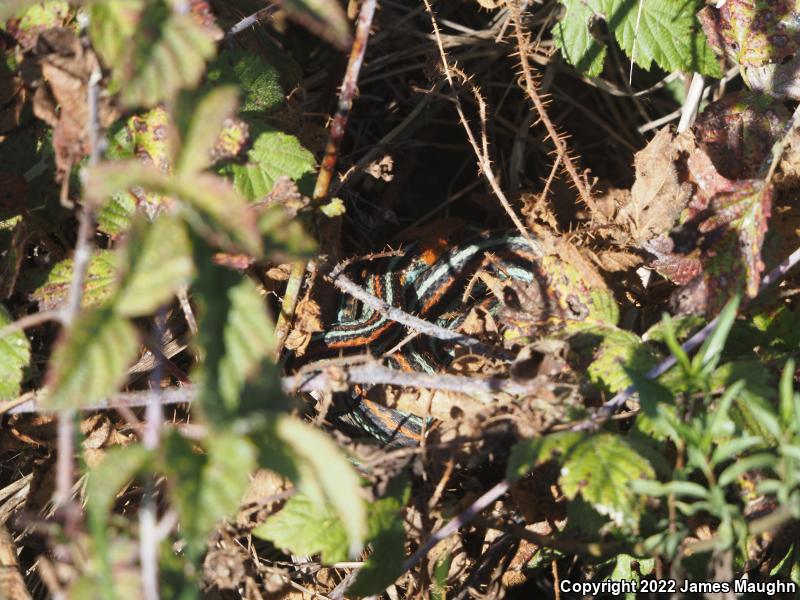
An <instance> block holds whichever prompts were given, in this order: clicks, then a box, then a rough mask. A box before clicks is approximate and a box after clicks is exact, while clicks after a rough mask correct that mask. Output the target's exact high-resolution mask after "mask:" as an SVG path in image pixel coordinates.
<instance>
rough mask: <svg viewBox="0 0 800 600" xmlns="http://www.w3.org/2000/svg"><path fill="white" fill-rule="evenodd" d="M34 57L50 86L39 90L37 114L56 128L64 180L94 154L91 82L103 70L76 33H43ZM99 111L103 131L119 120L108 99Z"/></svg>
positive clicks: (55, 30)
mask: <svg viewBox="0 0 800 600" xmlns="http://www.w3.org/2000/svg"><path fill="white" fill-rule="evenodd" d="M34 56H35V58H36V60H37V62H38V64H39V66H40V68H41V73H42V78H43V80H44V83H46V84H47V85H40V86H39V87H38V89H37V90H36V93H35V94H34V96H33V112H34V114H35V115H36V116H37V117H39V118H40V119H42V120H43V121H45V122H46V123H47V124H48V125H50V126H51V127H53V148H54V149H55V153H56V167H57V169H58V177H59V178H63V177H64V175H65V174H66V173H67V172H69V170H70V169H71V168H72V166H73V165H75V164H76V163H77V162H78V161H79V160H80V159H81V158H83V157H84V156H85V155H86V154H88V153H89V152H90V151H91V143H90V139H89V134H88V132H89V127H88V121H89V106H88V102H87V99H88V82H89V77H90V76H91V74H92V73H93V72H94V71H99V69H100V66H99V64H98V62H97V58H96V57H95V55H94V53H93V52H92V51H91V50H85V49H84V47H83V44H81V41H80V40H79V39H78V37H77V36H76V35H75V33H73V32H72V31H71V30H69V29H63V28H53V29H48V30H45V31H43V32H42V33H41V34H40V35H39V37H38V39H37V42H36V48H35V51H34ZM98 110H99V117H100V124H101V125H102V126H103V127H107V126H108V125H110V124H111V123H112V122H113V121H114V119H115V118H116V111H115V110H114V109H113V108H112V107H111V104H110V100H109V99H108V98H101V99H100V101H99V106H98Z"/></svg>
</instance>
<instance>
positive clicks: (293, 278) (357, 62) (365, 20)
mask: <svg viewBox="0 0 800 600" xmlns="http://www.w3.org/2000/svg"><path fill="white" fill-rule="evenodd" d="M375 5H376V0H364V2H363V3H362V4H361V11H360V12H359V15H358V23H357V24H356V31H355V36H354V37H353V46H352V48H351V49H350V60H349V62H348V63H347V69H346V70H345V74H344V79H343V80H342V89H341V91H340V92H339V104H338V106H337V107H336V114H335V115H334V117H333V122H332V123H331V130H330V132H329V134H328V142H327V144H326V145H325V155H324V157H323V159H322V163H321V164H320V169H319V174H318V175H317V181H316V184H315V185H314V194H313V196H312V200H313V202H314V203H315V204H316V205H317V206H319V205H321V204H322V203H323V202H324V201H325V199H326V198H327V197H328V193H329V192H330V187H331V181H332V179H333V172H334V169H335V168H336V161H337V160H338V157H339V147H340V146H341V144H342V140H343V139H344V134H345V132H346V130H347V120H348V118H349V117H350V110H351V109H352V108H353V98H354V97H355V95H356V90H357V82H358V75H359V73H360V72H361V65H362V64H363V63H364V54H365V53H366V51H367V41H368V40H369V30H370V28H371V27H372V18H373V17H374V16H375ZM334 222H335V223H339V222H338V221H328V223H330V224H333V223H334ZM338 226H339V225H336V227H338ZM321 229H322V228H321ZM323 231H324V230H323ZM320 237H322V238H323V240H322V243H323V248H324V250H325V251H327V252H329V253H336V254H338V252H339V248H338V246H337V247H336V248H331V247H330V244H329V243H328V240H326V239H324V238H326V237H329V236H328V235H326V234H324V233H323V235H322V236H320ZM337 237H338V234H337ZM337 241H338V240H337ZM326 246H327V247H326ZM307 268H308V261H305V260H300V261H297V262H295V263H294V264H293V265H292V272H291V274H290V276H289V282H288V283H287V285H286V292H285V293H284V296H283V302H282V303H281V310H280V314H279V316H278V322H277V324H276V327H275V331H276V337H277V344H276V349H275V351H276V353H280V351H281V349H282V347H283V344H284V342H285V341H286V336H287V335H288V333H289V328H290V326H291V323H292V320H293V319H294V313H295V310H296V309H297V300H298V297H299V294H300V289H301V287H302V283H303V277H304V276H305V273H306V270H307Z"/></svg>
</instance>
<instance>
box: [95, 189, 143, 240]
mask: <svg viewBox="0 0 800 600" xmlns="http://www.w3.org/2000/svg"><path fill="white" fill-rule="evenodd" d="M135 211H136V201H135V200H134V198H133V195H132V194H130V193H129V192H119V193H116V194H114V195H113V196H111V199H110V200H109V201H108V202H106V203H105V204H104V205H103V207H102V208H101V209H100V211H99V212H98V213H97V229H98V230H100V231H101V232H103V233H105V234H106V235H109V236H111V237H116V236H118V235H119V234H120V233H122V232H123V231H127V229H128V227H129V226H130V222H131V215H132V214H133V213H134V212H135Z"/></svg>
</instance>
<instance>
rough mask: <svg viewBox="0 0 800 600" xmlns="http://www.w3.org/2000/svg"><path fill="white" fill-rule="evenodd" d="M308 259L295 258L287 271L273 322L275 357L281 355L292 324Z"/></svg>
mask: <svg viewBox="0 0 800 600" xmlns="http://www.w3.org/2000/svg"><path fill="white" fill-rule="evenodd" d="M308 265H309V261H306V260H297V261H295V262H293V263H292V270H291V272H290V273H289V280H288V281H287V282H286V291H284V292H283V300H282V301H281V311H280V313H279V314H278V320H277V321H276V323H275V359H276V360H277V359H278V357H279V356H280V355H281V350H283V344H284V342H285V341H286V336H287V335H289V329H290V328H291V326H292V319H293V318H294V312H295V310H296V309H297V301H298V298H299V297H300V290H301V289H302V287H303V278H304V277H305V274H306V267H307V266H308Z"/></svg>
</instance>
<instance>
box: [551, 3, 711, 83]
mask: <svg viewBox="0 0 800 600" xmlns="http://www.w3.org/2000/svg"><path fill="white" fill-rule="evenodd" d="M640 1H641V0H640ZM640 1H634V0H560V2H561V4H563V5H564V6H565V7H566V12H565V14H564V16H563V18H562V20H561V21H560V22H559V23H558V24H557V25H556V26H555V27H554V28H553V35H554V38H555V41H556V45H557V46H558V47H559V48H560V49H561V51H562V52H563V54H564V57H565V58H566V59H567V61H569V62H570V63H571V64H572V65H574V66H575V67H576V68H577V69H578V70H579V71H582V72H586V73H587V74H588V75H590V76H596V75H599V74H600V71H601V70H602V66H603V60H604V58H605V50H606V49H605V46H604V45H602V44H601V43H600V42H599V41H598V40H597V39H595V38H594V36H593V35H592V32H591V31H590V27H591V26H592V23H593V21H594V20H595V19H596V18H597V17H601V18H604V19H605V21H606V23H607V25H608V29H609V30H610V31H611V32H613V33H614V36H615V37H616V39H617V42H619V45H620V46H621V47H622V49H623V50H624V51H625V54H627V56H628V57H629V58H632V59H633V60H634V61H635V62H636V64H637V65H639V66H640V67H642V68H643V69H645V70H650V68H651V66H652V64H653V62H655V63H656V64H658V66H660V67H661V68H662V69H664V70H665V71H668V72H669V71H698V72H700V73H704V74H706V75H711V76H719V75H721V72H720V68H719V65H718V64H717V61H716V58H715V56H714V54H713V52H712V51H711V50H710V48H708V46H707V44H705V43H704V42H705V38H704V36H703V34H702V33H701V32H700V31H699V26H698V24H697V21H696V19H695V15H694V11H695V5H694V3H693V2H684V1H683V0H663V1H661V2H642V3H641V4H640Z"/></svg>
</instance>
